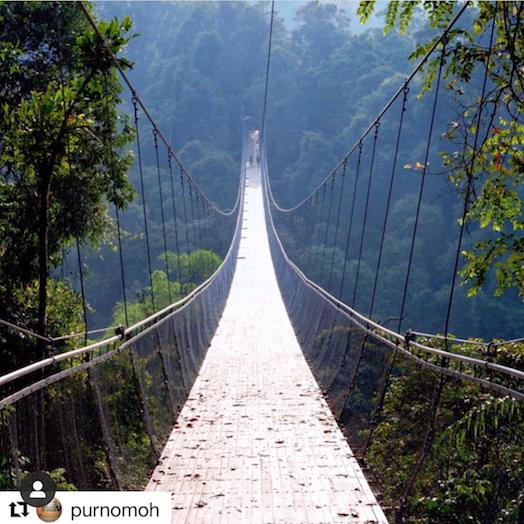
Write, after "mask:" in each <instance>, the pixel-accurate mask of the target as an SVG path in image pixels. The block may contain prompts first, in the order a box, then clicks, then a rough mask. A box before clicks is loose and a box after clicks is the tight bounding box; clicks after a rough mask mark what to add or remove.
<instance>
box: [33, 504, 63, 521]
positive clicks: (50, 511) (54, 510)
mask: <svg viewBox="0 0 524 524" xmlns="http://www.w3.org/2000/svg"><path fill="white" fill-rule="evenodd" d="M36 514H37V515H38V518H39V519H40V520H42V521H44V522H55V520H58V519H59V518H60V515H62V504H61V503H60V501H59V500H58V499H53V500H52V501H51V502H49V503H48V504H46V505H45V506H40V507H38V508H36Z"/></svg>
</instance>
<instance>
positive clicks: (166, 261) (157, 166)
mask: <svg viewBox="0 0 524 524" xmlns="http://www.w3.org/2000/svg"><path fill="white" fill-rule="evenodd" d="M157 135H158V132H157V130H156V129H154V128H153V143H154V146H155V160H156V172H157V178H158V193H159V196H160V218H161V220H162V237H163V241H164V259H165V260H164V262H165V268H166V276H167V293H168V296H169V303H170V304H171V303H172V302H173V295H172V293H171V275H170V274H169V262H168V260H167V235H166V217H165V213H164V195H163V192H162V177H161V176H160V158H159V156H158V137H157Z"/></svg>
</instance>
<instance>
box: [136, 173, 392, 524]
mask: <svg viewBox="0 0 524 524" xmlns="http://www.w3.org/2000/svg"><path fill="white" fill-rule="evenodd" d="M243 218H244V221H243V231H242V239H241V242H240V250H239V254H238V264H237V269H236V273H235V275H234V278H233V283H232V287H231V292H230V295H229V298H228V300H227V304H226V308H225V310H224V313H223V316H222V319H221V321H220V324H219V327H218V329H217V332H216V334H215V336H214V338H213V341H212V343H211V346H210V348H209V350H208V352H207V356H206V358H205V360H204V362H203V365H202V368H201V370H200V374H199V376H198V378H197V379H196V382H195V384H194V386H193V388H192V390H191V392H190V395H189V398H188V400H187V402H186V404H185V406H184V408H183V410H182V411H181V413H180V415H179V418H178V422H177V424H176V425H175V427H174V429H173V431H172V433H171V435H170V437H169V440H168V442H167V445H166V447H165V448H164V450H163V452H162V455H161V459H160V462H159V464H158V466H157V467H156V469H155V471H154V473H153V475H152V477H151V479H150V481H149V483H148V485H147V488H146V489H147V490H163V491H171V492H172V507H173V518H172V521H173V522H191V523H196V522H198V523H200V522H210V523H213V524H216V523H218V522H257V523H269V522H289V523H306V522H310V523H321V522H322V523H330V522H368V523H370V522H386V518H385V516H384V514H383V512H382V510H381V508H380V506H379V505H378V504H377V502H376V499H375V497H374V495H373V493H372V492H371V489H370V487H369V485H368V483H367V481H366V479H365V478H364V475H363V473H362V471H361V469H360V467H359V465H358V463H357V461H356V460H355V458H354V456H353V453H352V451H351V449H350V448H349V446H348V444H347V442H346V440H345V439H344V437H343V435H342V433H341V431H340V430H339V428H338V426H337V424H336V422H335V420H334V418H333V416H332V414H331V412H330V410H329V408H328V407H327V404H326V402H325V400H324V398H323V396H322V394H321V392H320V390H319V387H318V385H317V383H316V382H315V379H314V378H313V375H312V374H311V372H310V370H309V367H308V365H307V363H306V361H305V359H304V356H303V354H302V351H301V349H300V347H299V344H298V342H297V340H296V337H295V334H294V332H293V328H292V326H291V323H290V321H289V318H288V316H287V313H286V309H285V306H284V303H283V301H282V298H281V295H280V291H279V288H278V284H277V280H276V276H275V272H274V268H273V263H272V260H271V255H270V250H269V244H268V239H267V231H266V224H265V220H264V208H263V191H262V187H261V183H260V170H259V168H258V166H257V165H254V166H252V167H249V168H248V169H247V180H246V192H245V208H244V217H243Z"/></svg>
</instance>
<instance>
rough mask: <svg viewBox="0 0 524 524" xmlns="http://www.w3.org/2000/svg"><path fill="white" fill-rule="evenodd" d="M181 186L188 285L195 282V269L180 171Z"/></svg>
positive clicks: (182, 178)
mask: <svg viewBox="0 0 524 524" xmlns="http://www.w3.org/2000/svg"><path fill="white" fill-rule="evenodd" d="M180 186H181V189H182V209H183V212H184V232H185V237H186V251H187V264H188V269H189V273H188V275H187V280H186V285H189V283H190V282H192V281H193V268H192V264H191V243H190V241H189V223H188V219H187V204H186V193H185V188H184V172H183V171H182V170H181V171H180Z"/></svg>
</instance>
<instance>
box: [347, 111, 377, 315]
mask: <svg viewBox="0 0 524 524" xmlns="http://www.w3.org/2000/svg"><path fill="white" fill-rule="evenodd" d="M379 127H380V120H379V121H378V122H377V123H376V124H375V133H374V135H373V147H372V150H371V162H370V166H369V176H368V186H367V190H366V203H365V204H364V217H363V219H362V220H363V223H362V232H361V235H360V245H359V248H358V262H357V273H356V275H355V286H354V287H353V299H352V301H351V306H352V307H355V301H356V299H357V291H358V282H359V277H360V266H361V263H362V253H363V250H364V239H365V235H366V225H367V221H368V209H369V195H370V194H371V182H372V180H373V171H374V167H375V153H376V150H377V139H378V129H379Z"/></svg>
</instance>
